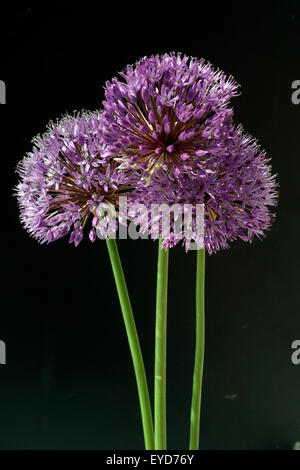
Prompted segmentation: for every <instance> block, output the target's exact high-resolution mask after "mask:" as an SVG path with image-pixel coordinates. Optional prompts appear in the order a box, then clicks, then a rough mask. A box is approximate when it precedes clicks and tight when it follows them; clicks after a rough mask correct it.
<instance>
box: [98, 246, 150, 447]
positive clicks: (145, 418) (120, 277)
mask: <svg viewBox="0 0 300 470" xmlns="http://www.w3.org/2000/svg"><path fill="white" fill-rule="evenodd" d="M106 243H107V248H108V253H109V257H110V261H111V265H112V270H113V274H114V278H115V282H116V287H117V291H118V295H119V300H120V305H121V310H122V314H123V319H124V323H125V328H126V333H127V338H128V342H129V347H130V351H131V356H132V361H133V366H134V372H135V377H136V383H137V388H138V395H139V400H140V407H141V415H142V423H143V431H144V439H145V447H146V450H153V449H154V433H153V421H152V413H151V406H150V399H149V392H148V386H147V379H146V373H145V367H144V362H143V357H142V352H141V348H140V343H139V339H138V334H137V330H136V326H135V321H134V317H133V313H132V308H131V304H130V300H129V295H128V291H127V286H126V281H125V277H124V273H123V269H122V265H121V261H120V257H119V252H118V248H117V244H116V241H115V240H114V239H106Z"/></svg>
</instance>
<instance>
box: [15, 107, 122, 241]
mask: <svg viewBox="0 0 300 470" xmlns="http://www.w3.org/2000/svg"><path fill="white" fill-rule="evenodd" d="M100 122H101V120H100V114H99V113H88V112H84V113H83V114H82V115H75V116H70V115H67V116H65V117H63V118H62V119H61V120H59V121H58V122H57V123H55V124H54V123H50V124H49V125H48V129H47V131H46V132H45V133H44V134H43V135H42V136H37V137H35V138H34V139H33V142H34V147H33V150H32V152H30V153H28V154H27V156H26V157H25V158H24V159H23V160H22V161H21V162H20V163H19V165H18V167H17V171H18V173H19V175H20V178H21V179H20V182H19V184H18V185H17V187H16V195H17V198H18V203H19V206H20V211H21V215H20V218H21V221H22V223H23V224H24V226H25V228H26V229H27V230H28V231H29V233H30V234H31V235H32V236H33V237H34V238H36V239H37V240H38V241H39V242H41V243H44V242H48V243H49V242H52V241H54V240H57V239H58V238H60V237H63V236H64V235H66V234H68V233H70V243H72V242H74V244H75V246H77V245H78V244H79V243H80V241H81V240H82V238H83V230H84V227H85V226H86V224H87V222H88V221H89V220H90V222H91V226H90V231H89V238H90V240H91V241H94V240H95V238H96V231H95V227H98V228H99V230H100V232H101V234H102V235H105V234H106V235H109V234H111V233H113V232H115V231H116V229H117V224H116V217H114V215H115V209H117V206H118V199H119V198H118V196H119V194H123V193H126V191H127V190H128V188H129V187H130V184H129V182H128V178H127V176H126V174H125V173H124V171H123V172H119V171H118V164H117V162H116V161H108V160H107V158H104V159H103V157H102V154H103V153H104V150H105V146H104V144H103V141H102V137H101V124H100Z"/></svg>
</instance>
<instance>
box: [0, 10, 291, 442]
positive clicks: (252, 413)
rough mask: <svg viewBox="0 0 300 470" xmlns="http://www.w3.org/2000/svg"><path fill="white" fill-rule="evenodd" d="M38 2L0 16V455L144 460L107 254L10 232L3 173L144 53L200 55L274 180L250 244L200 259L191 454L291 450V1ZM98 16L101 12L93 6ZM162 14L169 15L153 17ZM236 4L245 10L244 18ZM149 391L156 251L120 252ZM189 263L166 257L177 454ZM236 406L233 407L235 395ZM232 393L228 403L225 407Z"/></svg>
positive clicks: (12, 224) (186, 364)
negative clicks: (137, 454) (201, 337)
mask: <svg viewBox="0 0 300 470" xmlns="http://www.w3.org/2000/svg"><path fill="white" fill-rule="evenodd" d="M202 3H203V2H192V3H191V2H189V3H186V4H185V3H182V4H179V5H178V6H175V4H174V2H172V3H171V2H165V3H163V4H161V5H160V6H159V5H158V4H154V3H153V4H150V3H148V4H143V5H142V4H140V6H139V7H138V8H137V7H134V6H133V5H127V6H126V8H125V7H122V8H121V7H119V6H117V5H116V4H113V5H111V8H109V7H108V6H107V5H106V6H105V9H101V6H99V8H98V9H96V7H94V6H87V7H85V8H79V7H78V8H76V7H74V6H66V5H65V6H53V4H52V6H51V8H50V7H47V8H46V7H42V6H40V7H36V6H33V5H30V3H28V4H26V5H25V6H24V8H16V9H14V10H13V11H12V10H8V11H7V12H5V15H4V17H5V20H4V23H6V26H7V28H6V31H4V32H3V31H2V35H3V37H2V48H3V51H2V52H1V54H2V58H1V76H0V79H1V80H5V82H6V85H7V104H6V105H5V106H1V109H0V117H1V128H0V129H1V130H0V136H1V159H2V164H4V166H5V169H4V172H3V174H2V188H3V192H4V197H5V203H4V204H3V205H2V208H3V209H4V210H3V211H2V236H3V237H4V241H3V243H2V273H3V278H2V279H3V280H2V288H3V289H2V299H1V300H2V302H1V305H2V309H1V310H2V313H1V317H0V339H1V340H4V341H5V342H6V345H7V364H6V365H5V366H4V365H1V366H0V422H1V426H0V449H141V448H143V439H142V433H141V422H140V415H139V407H138V399H137V392H136V387H135V379H134V374H133V369H132V365H131V358H130V354H129V348H128V344H127V340H126V336H125V330H124V326H123V323H122V317H121V312H120V308H119V305H118V300H117V297H116V293H115V288H114V284H113V278H112V274H111V271H110V266H109V261H108V257H107V253H106V247H105V244H104V243H103V242H102V241H100V240H97V241H96V243H95V244H94V245H91V244H90V242H89V241H87V240H85V241H84V242H83V243H82V244H81V245H80V246H79V247H78V248H74V247H73V246H69V245H68V240H67V239H62V240H59V241H58V242H56V243H54V244H52V245H49V246H40V245H38V244H37V243H36V242H35V241H34V240H32V239H31V238H29V236H28V234H27V233H25V231H24V230H23V229H22V227H21V226H20V223H19V221H18V208H17V206H16V200H15V198H13V197H12V196H11V194H12V187H13V186H14V185H15V184H16V182H17V176H16V174H15V173H14V169H15V166H16V164H17V162H18V160H19V159H21V158H22V156H23V155H24V153H25V152H27V151H30V148H31V144H30V141H31V138H32V136H34V135H36V134H37V133H39V132H43V131H44V129H45V125H46V124H47V122H48V120H49V119H50V118H51V119H56V117H59V116H60V115H61V114H62V113H65V112H66V111H68V112H72V111H73V110H75V109H77V110H80V109H82V108H86V109H97V107H99V106H101V101H102V99H103V89H102V84H104V82H105V81H106V80H108V79H110V78H111V77H112V76H114V75H115V74H116V72H117V71H120V70H121V69H122V68H123V67H124V66H125V65H126V64H127V63H134V62H135V61H136V60H137V59H139V58H140V57H141V56H144V55H150V54H153V53H163V52H169V51H182V52H184V53H187V54H189V55H193V56H197V57H204V58H206V59H207V60H209V61H211V62H212V63H213V64H214V65H216V66H219V67H220V68H221V69H223V70H224V71H225V72H226V73H227V74H232V75H233V76H234V77H235V78H236V80H237V81H238V82H240V83H241V86H242V95H241V96H240V97H238V98H235V99H234V101H233V105H234V107H235V118H236V121H237V122H242V123H243V124H244V127H245V129H247V130H248V131H249V132H250V133H252V134H253V135H255V136H256V137H257V138H259V141H260V143H261V145H262V146H263V147H264V148H265V149H266V151H267V153H268V155H269V156H270V157H272V165H273V169H274V172H275V173H278V174H279V176H278V180H279V183H280V203H279V206H278V209H277V220H276V222H275V224H274V226H273V228H272V231H271V232H270V233H268V236H267V238H266V239H265V240H264V241H263V242H261V241H258V240H256V241H255V242H254V243H253V244H252V245H249V244H245V243H243V242H236V243H233V244H232V246H231V248H230V249H229V250H226V251H223V252H220V253H218V254H216V255H212V256H207V258H206V264H207V266H206V358H205V373H204V386H203V407H202V427H201V441H200V448H201V449H236V450H237V449H251V450H254V449H291V448H292V446H293V443H294V442H295V441H296V440H300V399H299V398H300V365H299V366H296V365H293V364H292V362H291V354H292V349H291V344H292V342H293V341H294V340H295V339H300V320H299V235H300V231H299V218H298V214H299V122H300V119H299V118H300V105H298V106H296V105H293V104H292V102H291V94H292V89H291V83H292V82H293V81H294V80H297V79H300V68H299V50H300V48H299V42H300V41H299V39H300V35H299V31H300V29H299V28H300V16H299V7H298V6H297V2H296V1H295V2H292V1H286V2H273V3H272V7H271V6H269V5H267V4H263V3H261V4H255V3H253V2H249V4H247V3H245V2H243V3H242V4H241V3H240V4H234V3H228V2H223V3H222V4H221V3H220V4H219V3H212V2H211V3H210V4H208V5H206V7H205V8H204V6H203V5H202ZM99 5H100V4H99ZM164 7H166V8H164ZM242 7H243V9H241V8H242ZM4 17H3V18H4ZM119 249H120V254H121V258H122V261H123V264H124V270H125V274H126V277H127V280H128V287H129V290H130V293H131V298H132V304H133V308H134V311H135V317H136V323H137V328H138V331H139V334H140V340H141V344H142V349H143V352H144V359H145V365H146V369H147V373H148V377H149V385H150V392H151V397H152V390H153V387H152V383H153V357H154V342H153V339H154V308H155V297H154V296H155V270H156V250H157V246H156V242H153V241H151V240H138V241H131V240H127V241H120V242H119ZM194 282H195V252H191V253H188V254H186V253H185V252H184V249H183V248H182V247H175V248H174V249H172V250H171V251H170V281H169V309H168V376H167V378H168V386H167V400H168V444H169V448H170V449H186V448H187V446H188V427H189V405H190V397H191V381H192V367H193V348H194ZM234 397H235V398H234ZM230 398H231V399H230Z"/></svg>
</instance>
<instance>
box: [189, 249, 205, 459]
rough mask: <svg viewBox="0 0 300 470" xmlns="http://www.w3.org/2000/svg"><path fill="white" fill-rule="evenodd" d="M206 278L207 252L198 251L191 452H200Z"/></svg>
mask: <svg viewBox="0 0 300 470" xmlns="http://www.w3.org/2000/svg"><path fill="white" fill-rule="evenodd" d="M204 278H205V250H204V249H203V250H198V251H197V270H196V346H195V362H194V375H193V393H192V405H191V421H190V450H198V447H199V426H200V411H201V390H202V376H203V362H204V336H205V317H204Z"/></svg>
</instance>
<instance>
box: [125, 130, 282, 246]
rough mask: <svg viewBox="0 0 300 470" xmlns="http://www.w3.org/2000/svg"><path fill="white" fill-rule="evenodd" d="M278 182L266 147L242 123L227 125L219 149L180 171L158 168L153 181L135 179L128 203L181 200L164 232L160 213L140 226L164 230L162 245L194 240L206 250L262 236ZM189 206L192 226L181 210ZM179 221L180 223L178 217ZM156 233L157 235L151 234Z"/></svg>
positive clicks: (187, 242) (174, 202) (172, 202)
mask: <svg viewBox="0 0 300 470" xmlns="http://www.w3.org/2000/svg"><path fill="white" fill-rule="evenodd" d="M276 188H277V183H276V181H275V176H272V173H271V166H270V165H269V160H268V159H267V158H266V156H265V153H264V152H263V151H262V150H261V149H260V147H259V146H258V144H257V143H256V141H255V139H253V138H252V137H251V136H248V135H246V134H244V133H243V129H242V127H241V126H239V127H237V128H234V127H232V128H231V132H230V136H229V137H228V138H227V139H226V141H225V142H224V148H223V150H222V152H221V154H217V153H212V154H207V155H205V156H203V157H199V158H198V159H193V160H192V161H191V162H190V164H189V168H188V169H187V168H185V171H182V172H180V173H178V174H176V173H174V174H170V173H169V172H166V171H164V170H163V169H160V170H159V171H158V172H156V173H155V175H153V176H152V178H151V184H150V185H147V186H146V187H145V185H144V184H143V183H142V182H139V184H138V185H137V187H136V189H135V191H133V193H131V195H130V198H131V204H132V203H133V202H134V203H143V204H145V205H146V206H147V207H148V211H149V212H148V214H150V209H151V206H153V204H157V205H161V204H167V205H168V206H169V207H170V206H173V205H175V204H177V205H179V206H180V205H181V207H182V211H181V215H182V217H181V218H178V216H176V214H174V215H172V214H171V216H172V217H171V227H170V231H169V233H168V234H167V235H166V236H164V234H163V232H162V228H161V227H162V223H163V221H164V218H165V217H166V215H165V213H164V212H163V211H161V212H159V213H158V217H157V220H156V222H158V223H160V224H161V225H160V228H159V232H157V225H155V224H154V225H153V220H150V217H148V215H146V216H145V217H144V220H142V221H141V222H142V223H141V226H142V227H143V229H144V230H145V229H146V228H147V230H148V231H149V232H150V233H152V234H153V231H154V232H155V233H156V235H159V236H163V238H164V242H163V248H169V247H172V246H174V245H176V244H177V243H178V242H179V241H182V242H183V243H184V244H185V246H186V249H188V248H189V245H190V242H191V241H195V242H196V243H197V244H198V245H200V246H203V244H204V246H205V248H206V249H207V251H208V252H209V253H214V252H216V251H218V250H220V249H221V248H227V247H228V242H230V241H233V240H235V239H237V238H241V239H242V240H244V241H252V239H253V237H254V236H255V235H256V236H258V237H262V236H263V234H264V231H265V230H268V229H269V228H270V226H271V224H272V222H273V220H274V214H273V213H271V212H270V210H269V206H274V205H276V203H277V190H276ZM189 205H190V208H191V210H192V218H191V221H190V226H189V228H188V229H187V226H186V225H185V226H184V223H185V218H184V211H185V210H186V208H188V209H189ZM197 205H198V207H199V206H201V207H202V211H201V217H202V216H204V231H203V232H202V231H201V230H199V222H201V220H199V219H197V217H198V214H199V213H198V212H197ZM178 221H179V222H180V223H179V226H178V224H177V226H176V223H177V222H178ZM154 238H155V237H154Z"/></svg>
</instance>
